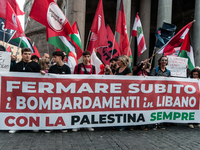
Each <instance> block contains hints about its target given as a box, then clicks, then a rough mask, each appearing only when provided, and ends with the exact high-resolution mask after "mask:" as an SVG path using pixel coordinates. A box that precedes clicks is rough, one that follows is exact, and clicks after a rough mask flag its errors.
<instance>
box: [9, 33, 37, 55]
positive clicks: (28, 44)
mask: <svg viewBox="0 0 200 150" xmlns="http://www.w3.org/2000/svg"><path fill="white" fill-rule="evenodd" d="M21 38H22V41H21V44H20V46H19V47H21V48H24V47H28V48H30V49H31V55H37V56H38V57H39V58H41V56H40V53H39V51H38V49H37V48H36V47H35V45H32V44H31V42H30V39H28V38H27V37H25V36H23V37H19V38H15V39H12V40H11V41H12V44H13V43H14V44H13V45H16V46H18V45H19V43H20V39H21Z"/></svg>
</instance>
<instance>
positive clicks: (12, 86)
mask: <svg viewBox="0 0 200 150" xmlns="http://www.w3.org/2000/svg"><path fill="white" fill-rule="evenodd" d="M0 83H1V84H0V85H1V88H0V89H1V90H0V92H1V101H0V130H9V129H15V130H34V129H39V130H45V129H71V128H81V127H106V126H131V125H143V124H155V123H160V122H174V123H200V117H199V116H200V110H199V83H198V80H196V79H184V80H183V79H181V78H166V77H145V78H144V77H139V76H138V77H135V76H130V77H128V78H127V77H126V76H98V75H53V74H50V75H45V76H42V75H40V74H37V73H17V74H16V73H0Z"/></svg>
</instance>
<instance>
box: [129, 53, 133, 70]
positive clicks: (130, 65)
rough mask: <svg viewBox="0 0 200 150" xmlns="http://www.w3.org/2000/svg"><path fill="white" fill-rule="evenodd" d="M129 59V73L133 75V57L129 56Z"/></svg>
mask: <svg viewBox="0 0 200 150" xmlns="http://www.w3.org/2000/svg"><path fill="white" fill-rule="evenodd" d="M129 58H130V59H131V62H130V63H129V68H130V70H131V73H133V71H132V63H133V56H132V55H130V56H129Z"/></svg>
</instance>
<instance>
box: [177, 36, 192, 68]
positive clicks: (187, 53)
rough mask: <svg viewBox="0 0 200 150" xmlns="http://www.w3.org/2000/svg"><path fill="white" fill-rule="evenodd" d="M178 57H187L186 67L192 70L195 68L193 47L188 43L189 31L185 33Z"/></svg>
mask: <svg viewBox="0 0 200 150" xmlns="http://www.w3.org/2000/svg"><path fill="white" fill-rule="evenodd" d="M179 57H183V58H187V59H188V69H190V70H192V69H194V68H195V63H194V54H193V48H192V46H191V43H190V35H189V32H188V33H187V34H186V35H185V38H184V41H183V44H182V46H181V48H180V53H179Z"/></svg>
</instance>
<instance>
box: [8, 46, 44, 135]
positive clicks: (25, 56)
mask: <svg viewBox="0 0 200 150" xmlns="http://www.w3.org/2000/svg"><path fill="white" fill-rule="evenodd" d="M21 54H22V60H21V61H20V62H18V63H17V64H16V65H15V66H14V68H13V70H12V71H16V72H35V73H36V72H40V70H41V68H40V65H39V64H38V63H36V62H34V61H32V60H31V49H30V48H22V50H21ZM15 132H16V130H9V133H15ZM34 132H38V130H34Z"/></svg>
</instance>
